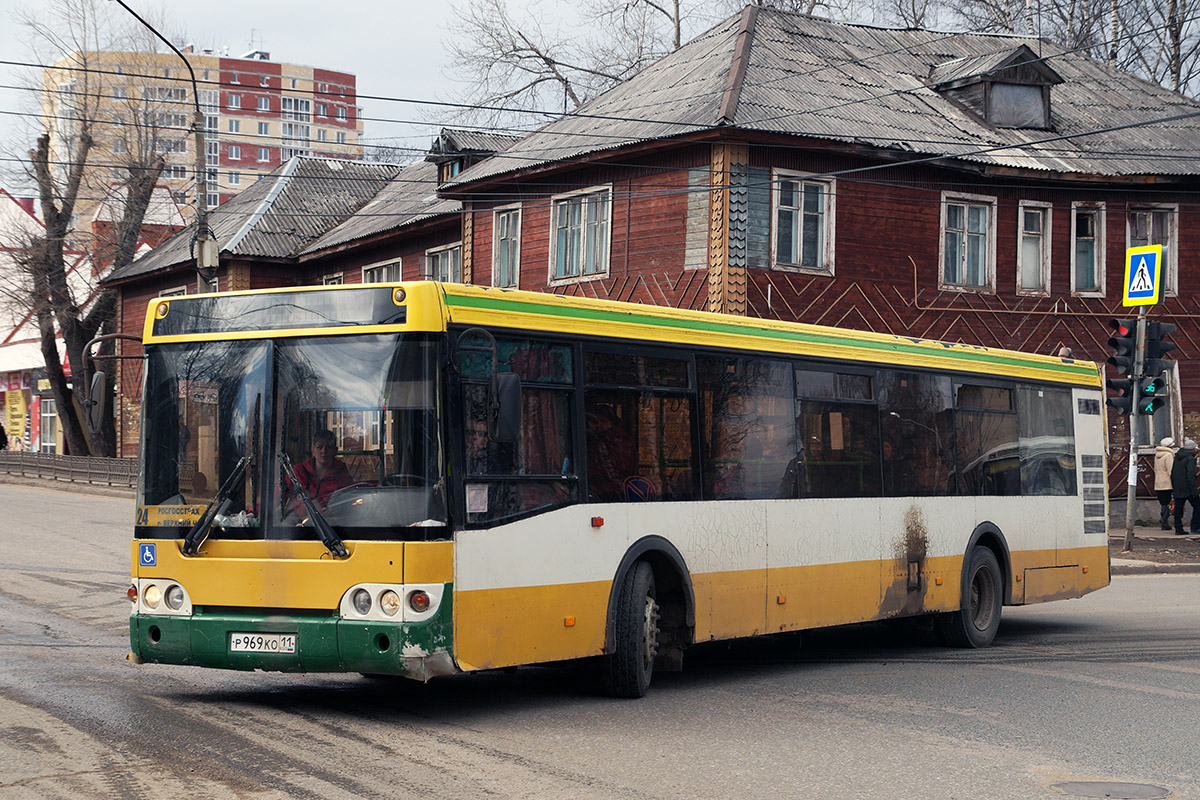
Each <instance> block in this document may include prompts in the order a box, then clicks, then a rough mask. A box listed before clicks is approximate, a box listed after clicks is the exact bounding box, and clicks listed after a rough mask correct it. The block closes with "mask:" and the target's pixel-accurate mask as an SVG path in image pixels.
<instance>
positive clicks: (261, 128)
mask: <svg viewBox="0 0 1200 800" xmlns="http://www.w3.org/2000/svg"><path fill="white" fill-rule="evenodd" d="M258 135H259V136H270V135H271V123H269V122H260V123H258Z"/></svg>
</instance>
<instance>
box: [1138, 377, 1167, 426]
mask: <svg viewBox="0 0 1200 800" xmlns="http://www.w3.org/2000/svg"><path fill="white" fill-rule="evenodd" d="M1166 393H1167V379H1166V378H1165V377H1163V376H1162V375H1156V376H1154V377H1151V378H1142V381H1141V383H1140V384H1138V402H1137V413H1138V414H1140V415H1143V416H1149V415H1151V414H1153V413H1154V412H1155V411H1158V410H1159V409H1160V408H1162V407H1163V405H1164V404H1165V403H1166V402H1167V401H1166V400H1165V399H1163V396H1164V395H1165V394H1166Z"/></svg>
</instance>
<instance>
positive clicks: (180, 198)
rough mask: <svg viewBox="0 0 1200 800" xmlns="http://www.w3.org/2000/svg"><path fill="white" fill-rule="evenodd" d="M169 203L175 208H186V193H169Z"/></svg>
mask: <svg viewBox="0 0 1200 800" xmlns="http://www.w3.org/2000/svg"><path fill="white" fill-rule="evenodd" d="M171 202H172V203H174V204H175V205H177V206H186V205H187V202H188V195H187V192H171Z"/></svg>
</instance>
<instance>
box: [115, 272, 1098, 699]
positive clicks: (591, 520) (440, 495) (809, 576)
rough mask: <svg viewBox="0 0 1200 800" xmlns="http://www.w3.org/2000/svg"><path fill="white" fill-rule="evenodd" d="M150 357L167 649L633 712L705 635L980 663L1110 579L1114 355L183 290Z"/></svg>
mask: <svg viewBox="0 0 1200 800" xmlns="http://www.w3.org/2000/svg"><path fill="white" fill-rule="evenodd" d="M142 341H143V346H144V351H145V356H144V358H145V360H144V371H143V384H144V385H143V398H142V403H143V407H142V416H141V456H140V457H141V470H140V478H139V485H138V489H137V503H136V524H135V535H134V540H133V542H132V553H131V555H132V562H133V575H132V578H133V580H132V585H131V586H130V588H129V598H130V600H131V601H132V613H131V616H130V622H129V632H130V642H131V645H132V651H133V652H132V655H131V658H132V659H134V660H135V661H138V662H141V663H158V664H189V665H200V666H205V667H214V668H227V669H242V670H253V669H258V670H276V671H285V672H318V671H335V672H337V671H341V672H350V673H361V674H364V675H369V676H375V675H397V676H405V677H408V678H413V679H417V680H421V681H427V680H429V679H431V678H434V677H438V676H443V675H448V674H453V673H460V672H472V671H477V670H487V669H498V668H508V667H514V666H522V665H534V664H561V663H564V662H579V663H580V664H583V665H586V666H587V667H588V670H587V671H588V672H592V671H593V669H594V672H595V673H597V674H599V676H600V678H601V681H602V684H603V686H604V687H605V689H606V690H607V691H608V692H609V693H611V694H612V695H614V696H625V697H638V696H641V695H643V694H644V693H645V691H646V688H647V686H648V685H649V683H650V680H651V676H652V675H653V673H654V671H655V670H659V671H678V670H680V669H682V667H683V655H684V652H685V650H686V649H687V648H688V647H689V646H690V645H693V644H696V643H701V642H709V641H714V640H724V639H733V638H738V637H750V636H758V635H766V634H779V633H787V632H798V631H804V630H809V629H815V628H823V627H830V626H837V625H845V624H850V623H861V622H868V621H874V620H889V619H899V618H918V619H919V620H920V621H921V622H925V621H928V622H930V623H932V628H933V629H934V630H935V631H936V632H937V634H938V636H939V637H940V638H941V639H942V640H943V641H944V642H946V643H947V644H950V645H955V646H962V647H985V646H987V645H989V644H990V643H991V642H992V641H993V639H994V637H995V636H996V631H997V628H998V627H999V624H1000V615H1001V609H1002V607H1003V606H1005V605H1021V604H1026V603H1038V602H1044V601H1049V600H1057V599H1064V598H1073V597H1079V596H1082V595H1084V594H1085V593H1087V592H1090V591H1093V590H1096V589H1099V588H1102V587H1104V586H1106V585H1107V584H1108V582H1109V556H1108V536H1107V525H1106V520H1107V515H1108V509H1107V497H1108V495H1107V491H1106V485H1105V480H1106V477H1105V474H1106V470H1105V446H1106V439H1105V426H1104V419H1105V417H1104V414H1103V410H1104V401H1103V395H1102V389H1101V386H1102V382H1101V374H1100V372H1099V369H1098V367H1097V366H1096V365H1095V364H1094V363H1091V362H1084V361H1075V360H1072V359H1069V358H1058V357H1049V356H1043V355H1035V354H1029V353H1020V352H1012V351H1005V350H999V349H994V348H986V347H978V346H969V345H962V344H952V343H944V342H934V341H927V340H922V339H917V338H910V337H904V336H893V335H886V334H878V333H865V332H859V331H852V330H844V329H839V328H830V327H821V326H815V325H807V324H798V323H785V322H780V321H774V320H766V319H749V318H744V317H737V316H730V315H722V314H712V313H707V312H698V311H689V310H681V309H673V308H662V307H653V306H644V305H636V304H627V303H620V302H613V301H603V300H593V299H585V298H576V297H563V296H557V295H553V294H542V293H534V292H522V291H515V290H502V289H494V288H484V287H476V286H468V285H461V284H449V283H438V282H432V281H420V282H409V283H398V284H390V285H380V284H370V285H361V286H338V287H304V288H295V289H271V290H256V291H247V292H232V293H221V294H208V295H189V296H178V297H164V298H157V299H154V300H152V301H151V302H150V304H149V309H148V313H147V317H146V322H145V328H144V333H143V337H142ZM322 440H323V441H325V442H326V444H322V445H318V441H322ZM326 445H328V447H329V448H334V447H335V448H336V455H335V456H333V457H332V462H331V464H332V466H329V464H327V465H326V466H327V467H328V469H326V470H325V474H326V476H329V475H330V474H334V475H335V477H337V480H333V481H332V482H330V483H326V484H322V485H311V486H307V487H306V486H305V480H306V479H302V478H300V477H299V475H298V473H305V474H308V473H312V470H313V467H312V465H314V464H316V463H317V459H318V457H319V455H320V454H319V453H318V452H317V451H318V449H320V448H322V447H326ZM326 460H327V461H328V460H329V459H326ZM305 465H308V466H307V467H306V466H305ZM306 470H307V472H306ZM321 471H322V470H317V472H321ZM321 480H322V481H324V480H326V478H322V479H321Z"/></svg>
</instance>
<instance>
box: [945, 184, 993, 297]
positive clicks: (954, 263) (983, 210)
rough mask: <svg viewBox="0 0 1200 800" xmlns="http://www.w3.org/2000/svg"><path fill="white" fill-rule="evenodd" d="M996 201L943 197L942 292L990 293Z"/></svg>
mask: <svg viewBox="0 0 1200 800" xmlns="http://www.w3.org/2000/svg"><path fill="white" fill-rule="evenodd" d="M995 208H996V198H994V197H978V196H973V195H959V194H951V193H949V192H944V193H943V194H942V241H941V245H942V253H941V255H942V258H941V262H942V282H941V287H940V288H943V289H992V288H993V283H992V276H993V274H994V269H993V265H994V263H995V244H996V237H995Z"/></svg>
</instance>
